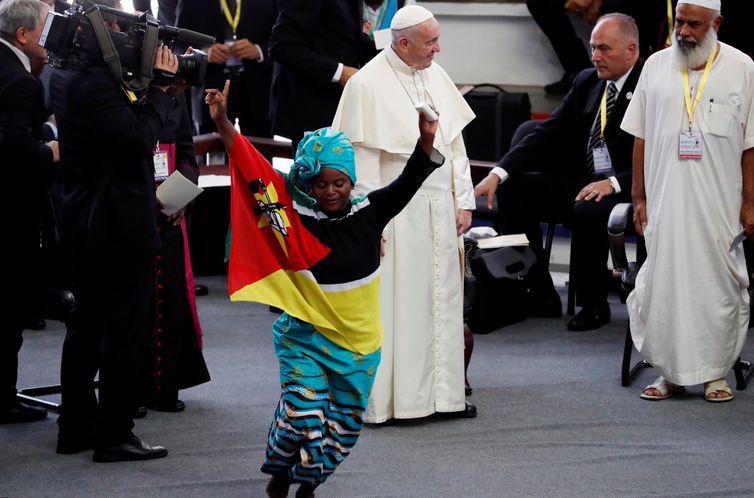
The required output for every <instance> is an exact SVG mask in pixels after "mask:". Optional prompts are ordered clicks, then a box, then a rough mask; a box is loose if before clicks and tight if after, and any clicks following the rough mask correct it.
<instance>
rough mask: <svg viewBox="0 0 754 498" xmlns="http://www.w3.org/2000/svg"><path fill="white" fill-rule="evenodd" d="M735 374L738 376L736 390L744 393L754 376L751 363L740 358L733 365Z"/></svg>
mask: <svg viewBox="0 0 754 498" xmlns="http://www.w3.org/2000/svg"><path fill="white" fill-rule="evenodd" d="M733 373H734V374H735V376H736V390H737V391H743V390H744V389H746V386H747V385H748V384H749V379H750V378H751V376H752V374H754V369H753V368H751V362H749V361H746V360H742V359H741V358H740V357H739V358H738V359H737V360H736V363H735V365H733Z"/></svg>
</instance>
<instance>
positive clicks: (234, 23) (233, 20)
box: [220, 0, 242, 36]
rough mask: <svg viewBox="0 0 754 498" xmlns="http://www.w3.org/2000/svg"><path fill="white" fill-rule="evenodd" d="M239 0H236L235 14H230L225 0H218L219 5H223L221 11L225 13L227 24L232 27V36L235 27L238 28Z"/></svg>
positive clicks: (234, 33) (239, 19)
mask: <svg viewBox="0 0 754 498" xmlns="http://www.w3.org/2000/svg"><path fill="white" fill-rule="evenodd" d="M241 1H242V0H236V14H235V15H234V16H232V15H231V14H230V7H228V2H227V0H220V5H222V7H223V13H224V14H225V19H227V20H228V24H230V27H231V29H233V36H235V35H236V29H238V23H239V22H240V21H241Z"/></svg>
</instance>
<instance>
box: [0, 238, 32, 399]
mask: <svg viewBox="0 0 754 498" xmlns="http://www.w3.org/2000/svg"><path fill="white" fill-rule="evenodd" d="M7 233H9V234H13V237H14V238H15V241H14V244H11V245H10V246H8V247H6V248H5V249H6V254H7V253H8V252H9V253H10V255H8V256H7V257H6V260H5V261H6V264H5V267H4V268H3V285H2V286H0V411H2V410H7V409H10V408H11V407H13V406H14V405H15V403H16V382H17V380H18V352H19V351H20V350H21V344H22V343H23V338H22V336H21V334H22V332H23V330H24V323H25V321H26V320H27V319H28V318H29V316H30V315H31V313H32V306H31V304H32V303H31V300H32V299H33V297H32V291H33V289H34V288H35V285H36V284H38V282H37V280H38V279H37V276H38V274H37V272H36V270H37V269H38V267H39V232H38V230H35V228H34V227H33V226H32V227H29V226H28V225H23V224H15V223H14V224H11V226H10V227H9V228H8V232H7ZM35 240H36V244H35V243H34V242H35Z"/></svg>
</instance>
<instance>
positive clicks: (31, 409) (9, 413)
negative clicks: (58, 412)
mask: <svg viewBox="0 0 754 498" xmlns="http://www.w3.org/2000/svg"><path fill="white" fill-rule="evenodd" d="M45 417H47V410H45V409H44V408H40V407H38V406H30V405H25V404H24V403H16V404H15V405H14V406H12V407H11V408H9V409H6V410H2V411H0V424H18V423H22V422H34V421H35V420H42V419H43V418H45Z"/></svg>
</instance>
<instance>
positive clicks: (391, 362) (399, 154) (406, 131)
mask: <svg viewBox="0 0 754 498" xmlns="http://www.w3.org/2000/svg"><path fill="white" fill-rule="evenodd" d="M419 101H423V102H427V103H430V104H433V105H434V106H435V108H436V109H437V110H438V111H439V113H440V127H439V131H438V133H437V135H436V138H435V144H434V146H435V148H436V149H438V150H439V151H440V153H441V154H443V155H444V156H445V164H444V165H443V166H442V167H441V168H439V169H438V170H437V171H435V172H433V173H432V174H431V175H430V177H429V178H428V179H427V180H426V181H425V182H424V184H423V185H422V187H421V189H419V191H418V192H417V194H416V195H415V196H414V198H413V200H412V201H411V202H410V203H409V204H408V206H407V207H406V208H405V209H404V210H403V211H402V212H401V213H400V214H399V215H398V216H396V217H395V218H394V219H393V221H392V222H391V223H390V224H389V225H388V226H387V228H386V229H385V232H384V237H385V239H386V243H385V257H384V258H383V259H382V262H381V266H380V279H381V282H380V283H381V292H380V300H381V310H382V323H383V326H384V329H385V341H384V343H383V345H382V362H381V364H380V367H379V368H378V370H377V376H376V379H375V383H374V387H373V388H372V392H371V395H370V397H369V406H368V408H367V413H366V418H365V420H366V421H367V422H371V423H379V422H384V421H385V420H388V419H390V418H416V417H424V416H427V415H430V414H432V413H434V412H454V411H461V410H463V409H464V407H465V405H464V375H463V347H464V344H463V293H462V266H461V253H460V252H459V239H458V237H457V235H456V228H455V220H456V208H458V209H469V210H471V209H474V207H475V201H474V192H473V185H472V182H471V173H470V169H469V161H468V158H467V157H466V149H465V147H464V144H463V137H462V135H461V131H462V130H463V128H464V126H466V124H468V123H469V122H470V121H471V120H472V119H473V118H474V114H473V112H472V111H471V109H470V108H469V107H468V105H467V104H466V102H465V100H464V99H463V97H461V95H460V94H459V92H458V90H457V89H456V87H455V85H453V83H452V81H451V80H450V78H449V77H448V75H447V74H446V73H445V71H443V69H442V68H441V67H440V66H438V65H437V64H436V63H433V64H432V65H431V66H430V67H429V68H427V69H425V70H422V71H419V72H417V71H415V70H413V69H411V68H410V67H409V66H407V65H406V64H404V63H403V62H402V61H401V59H400V58H399V57H398V56H397V55H396V54H395V52H393V51H392V49H391V48H390V47H387V48H386V49H385V50H383V51H382V52H381V53H380V54H379V55H377V57H375V58H374V59H373V60H372V61H370V62H369V63H368V64H367V65H366V66H364V67H363V68H362V69H361V70H360V71H359V72H358V73H356V75H355V76H353V77H352V78H351V79H350V80H349V81H348V84H347V85H346V87H345V89H344V91H343V96H342V98H341V100H340V104H339V106H338V110H337V112H336V114H335V119H334V122H333V128H335V129H338V130H342V131H343V132H344V133H345V134H346V135H347V136H348V138H349V139H350V140H351V141H352V142H353V144H354V150H355V155H356V177H357V184H356V193H357V195H360V194H365V193H367V192H370V191H372V190H374V189H376V188H379V187H381V186H384V185H387V184H388V183H390V182H391V181H392V180H394V179H395V178H396V177H397V176H398V175H399V174H400V173H401V171H403V168H404V166H405V165H406V161H407V160H408V157H409V156H410V155H411V153H412V152H413V151H414V148H415V146H416V141H417V139H418V138H419V127H418V119H419V118H418V115H417V112H416V110H415V109H414V104H416V103H418V102H419Z"/></svg>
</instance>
